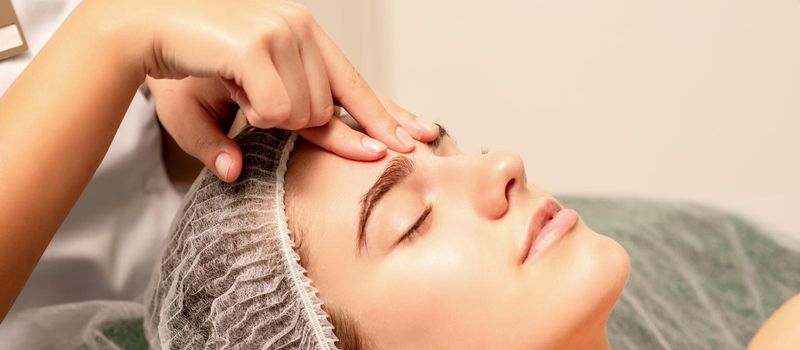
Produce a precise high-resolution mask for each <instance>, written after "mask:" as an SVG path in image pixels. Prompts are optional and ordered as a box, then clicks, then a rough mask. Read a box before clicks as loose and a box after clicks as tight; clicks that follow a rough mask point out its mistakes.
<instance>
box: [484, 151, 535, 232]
mask: <svg viewBox="0 0 800 350" xmlns="http://www.w3.org/2000/svg"><path fill="white" fill-rule="evenodd" d="M480 157H481V159H480V160H479V161H478V164H477V167H478V169H477V171H476V172H475V174H476V177H477V178H476V181H475V188H474V190H473V191H472V192H473V193H472V195H473V198H472V200H473V203H474V204H475V206H476V209H477V210H478V212H479V213H481V214H482V215H484V216H486V217H487V218H489V219H498V218H500V217H502V216H503V215H505V214H506V212H507V211H508V207H509V203H510V199H511V197H515V196H516V195H518V194H519V193H520V192H521V191H523V190H524V188H525V183H526V180H525V165H524V164H523V162H522V158H521V157H520V156H519V155H518V154H516V153H512V152H502V151H499V152H492V153H489V154H485V155H482V156H480Z"/></svg>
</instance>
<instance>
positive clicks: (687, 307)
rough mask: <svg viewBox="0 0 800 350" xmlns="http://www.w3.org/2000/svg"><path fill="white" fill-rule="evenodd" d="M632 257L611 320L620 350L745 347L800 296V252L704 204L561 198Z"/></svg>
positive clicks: (610, 329) (610, 328) (611, 331)
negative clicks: (782, 307)
mask: <svg viewBox="0 0 800 350" xmlns="http://www.w3.org/2000/svg"><path fill="white" fill-rule="evenodd" d="M560 200H561V201H562V202H563V203H564V205H566V206H567V207H570V208H574V209H575V210H577V211H578V212H579V213H580V214H581V217H582V218H583V220H584V221H585V222H586V223H587V224H588V225H589V227H591V228H592V229H593V230H595V231H596V232H599V233H603V234H605V235H608V236H610V237H612V238H614V239H615V240H617V241H618V242H620V243H621V244H622V245H623V246H624V247H625V249H626V250H627V251H628V254H629V255H630V260H631V272H630V277H629V279H628V284H627V285H626V286H625V289H624V290H623V292H622V295H621V297H620V299H619V300H618V301H617V304H616V306H615V307H614V310H613V312H612V314H611V317H610V319H609V322H608V328H607V330H608V333H609V340H610V342H611V345H612V347H613V348H614V349H615V350H624V349H744V348H745V347H746V346H747V344H748V343H749V341H750V339H752V337H753V335H754V334H755V333H756V331H757V330H758V328H759V327H760V326H761V324H763V323H764V321H765V320H766V319H767V318H768V317H769V316H770V315H771V314H772V313H773V312H774V311H775V310H776V309H777V308H778V307H779V306H780V305H781V304H782V303H783V302H785V301H786V300H787V299H789V298H790V297H792V296H793V295H795V294H797V293H800V253H799V252H797V251H794V250H791V249H788V248H785V247H783V246H781V245H779V244H777V243H776V242H775V241H773V240H772V239H770V236H769V235H768V234H767V233H766V232H764V231H763V230H761V229H759V228H758V227H756V226H755V225H753V224H751V223H748V222H747V221H746V220H743V219H742V218H740V217H738V216H736V215H732V214H729V213H725V212H723V211H720V210H717V209H713V208H710V207H707V206H703V205H697V204H691V203H685V202H683V203H679V202H675V203H670V202H656V201H650V200H643V199H634V198H585V197H563V198H561V197H560Z"/></svg>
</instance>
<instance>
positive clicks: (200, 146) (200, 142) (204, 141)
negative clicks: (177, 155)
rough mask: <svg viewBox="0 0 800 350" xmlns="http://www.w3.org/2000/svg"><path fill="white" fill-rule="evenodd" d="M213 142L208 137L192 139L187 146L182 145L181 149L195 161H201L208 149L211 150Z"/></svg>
mask: <svg viewBox="0 0 800 350" xmlns="http://www.w3.org/2000/svg"><path fill="white" fill-rule="evenodd" d="M212 146H213V142H212V141H211V139H210V138H208V137H196V138H194V139H192V140H191V141H190V142H189V143H188V144H187V145H182V146H181V148H182V149H183V150H184V151H186V153H188V154H190V155H191V156H193V157H195V158H197V159H203V155H204V154H205V153H206V151H207V150H208V149H211V147H212Z"/></svg>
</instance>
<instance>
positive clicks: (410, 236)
mask: <svg viewBox="0 0 800 350" xmlns="http://www.w3.org/2000/svg"><path fill="white" fill-rule="evenodd" d="M432 209H433V208H432V207H428V208H427V209H425V211H424V212H422V215H420V216H419V218H418V219H417V222H415V223H414V225H413V226H411V228H410V229H408V231H406V233H405V234H404V235H403V238H402V239H401V241H406V240H407V241H409V242H411V241H413V237H415V236H416V235H417V229H419V228H420V226H422V224H423V223H425V219H427V218H428V215H430V213H431V210H432Z"/></svg>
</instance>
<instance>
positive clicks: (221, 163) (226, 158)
mask: <svg viewBox="0 0 800 350" xmlns="http://www.w3.org/2000/svg"><path fill="white" fill-rule="evenodd" d="M231 165H233V158H231V156H230V155H228V154H227V153H225V152H222V153H220V154H219V155H218V156H217V160H216V161H214V167H215V168H217V174H219V175H220V176H222V179H223V180H227V179H228V172H230V170H231Z"/></svg>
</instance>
